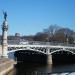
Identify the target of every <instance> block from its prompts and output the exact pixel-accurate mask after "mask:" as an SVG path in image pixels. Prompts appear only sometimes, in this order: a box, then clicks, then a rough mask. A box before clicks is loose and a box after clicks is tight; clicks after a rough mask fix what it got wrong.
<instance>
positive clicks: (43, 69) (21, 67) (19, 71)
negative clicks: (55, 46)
mask: <svg viewBox="0 0 75 75" xmlns="http://www.w3.org/2000/svg"><path fill="white" fill-rule="evenodd" d="M52 74H56V75H58V74H59V75H75V64H65V65H54V66H53V65H40V64H25V63H19V64H17V65H15V67H14V69H13V70H12V71H11V72H10V73H9V74H8V75H52Z"/></svg>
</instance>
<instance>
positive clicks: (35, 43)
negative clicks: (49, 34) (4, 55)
mask: <svg viewBox="0 0 75 75" xmlns="http://www.w3.org/2000/svg"><path fill="white" fill-rule="evenodd" d="M9 45H14V44H9ZM16 45H54V46H57V45H60V46H70V47H75V44H67V43H58V42H40V41H28V43H17V44H16Z"/></svg>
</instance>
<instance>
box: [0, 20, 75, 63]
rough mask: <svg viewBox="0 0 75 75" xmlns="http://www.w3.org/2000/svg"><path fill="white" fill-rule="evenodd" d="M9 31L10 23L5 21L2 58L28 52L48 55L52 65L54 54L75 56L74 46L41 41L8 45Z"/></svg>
mask: <svg viewBox="0 0 75 75" xmlns="http://www.w3.org/2000/svg"><path fill="white" fill-rule="evenodd" d="M7 30H8V23H7V20H6V19H4V21H3V25H2V45H1V46H0V56H3V57H8V53H11V52H16V51H23V50H24V51H25V50H28V51H33V52H37V53H41V54H45V55H47V62H48V64H52V54H53V53H56V52H60V51H61V52H62V51H65V52H68V53H71V54H72V55H74V54H75V45H73V44H64V43H53V42H40V41H39V42H38V41H28V44H8V42H7V40H8V39H7Z"/></svg>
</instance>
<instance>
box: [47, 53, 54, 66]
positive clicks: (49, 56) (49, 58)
mask: <svg viewBox="0 0 75 75" xmlns="http://www.w3.org/2000/svg"><path fill="white" fill-rule="evenodd" d="M47 64H48V65H50V64H53V62H52V55H51V54H48V55H47Z"/></svg>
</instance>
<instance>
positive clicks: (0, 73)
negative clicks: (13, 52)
mask: <svg viewBox="0 0 75 75" xmlns="http://www.w3.org/2000/svg"><path fill="white" fill-rule="evenodd" d="M14 64H15V61H13V60H11V59H8V58H0V75H5V74H6V73H7V72H9V71H10V70H11V69H13V68H14Z"/></svg>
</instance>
